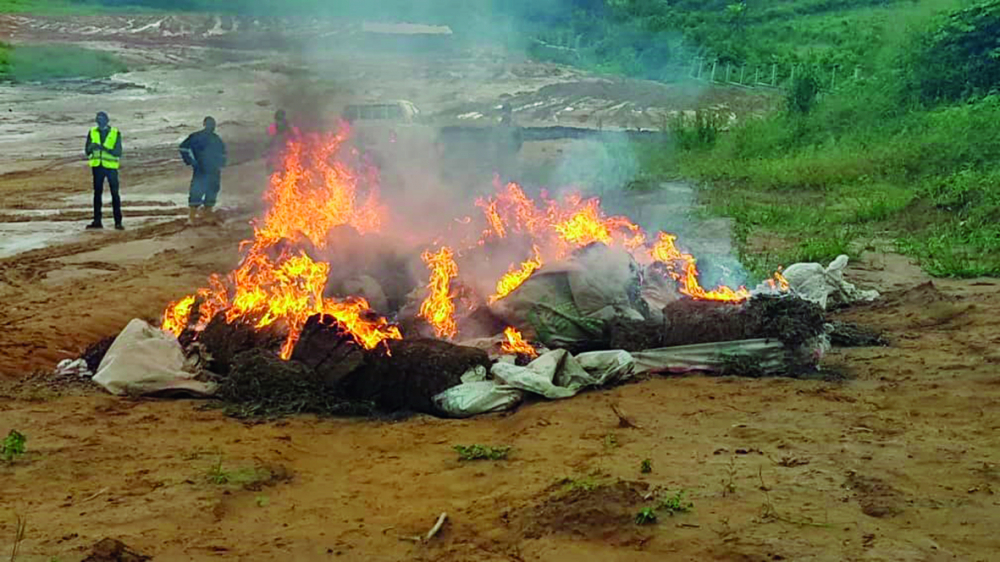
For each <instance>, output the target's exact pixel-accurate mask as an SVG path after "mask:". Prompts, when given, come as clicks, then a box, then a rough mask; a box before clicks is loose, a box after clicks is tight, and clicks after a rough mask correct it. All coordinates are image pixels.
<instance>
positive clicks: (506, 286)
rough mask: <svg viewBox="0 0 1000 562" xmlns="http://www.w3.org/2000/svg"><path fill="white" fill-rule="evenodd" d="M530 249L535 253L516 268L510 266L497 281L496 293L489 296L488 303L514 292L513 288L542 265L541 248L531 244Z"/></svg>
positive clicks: (518, 285)
mask: <svg viewBox="0 0 1000 562" xmlns="http://www.w3.org/2000/svg"><path fill="white" fill-rule="evenodd" d="M532 250H533V251H534V254H535V256H534V257H533V258H531V259H528V260H525V261H524V262H523V263H521V267H520V268H518V269H514V268H513V267H512V268H511V270H510V271H509V272H508V273H507V274H506V275H504V276H503V277H501V278H500V280H499V281H497V289H496V293H495V294H494V295H493V296H491V297H490V298H489V303H490V304H493V303H495V302H497V301H498V300H500V299H502V298H504V297H506V296H507V295H509V294H511V293H512V292H514V289H517V288H518V287H520V286H521V284H522V283H524V282H525V281H527V280H528V277H531V274H532V273H534V272H535V271H536V270H538V268H540V267H542V263H543V262H542V252H541V250H539V249H538V246H532Z"/></svg>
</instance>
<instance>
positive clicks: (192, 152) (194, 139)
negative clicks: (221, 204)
mask: <svg viewBox="0 0 1000 562" xmlns="http://www.w3.org/2000/svg"><path fill="white" fill-rule="evenodd" d="M204 125H205V128H204V129H202V130H200V131H198V132H197V133H193V134H191V135H190V136H189V137H188V138H186V139H184V142H182V143H181V146H180V151H181V158H183V159H184V163H185V164H187V165H188V166H191V167H192V168H193V169H194V174H193V175H192V177H191V190H190V192H189V194H188V224H189V225H191V226H194V225H195V223H196V222H197V219H198V210H199V209H200V208H204V215H203V216H204V218H205V221H206V222H207V223H209V224H218V222H219V221H218V219H217V217H216V215H215V211H214V207H215V202H216V198H217V197H218V195H219V190H220V189H221V188H222V168H224V167H225V166H226V144H225V143H223V142H222V139H221V138H219V135H217V134H215V119H212V118H211V117H206V118H205V121H204Z"/></svg>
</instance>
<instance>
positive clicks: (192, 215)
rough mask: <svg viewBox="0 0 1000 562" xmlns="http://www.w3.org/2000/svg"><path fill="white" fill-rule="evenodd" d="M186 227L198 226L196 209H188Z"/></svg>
mask: <svg viewBox="0 0 1000 562" xmlns="http://www.w3.org/2000/svg"><path fill="white" fill-rule="evenodd" d="M188 226H198V207H188Z"/></svg>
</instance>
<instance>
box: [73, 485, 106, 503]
mask: <svg viewBox="0 0 1000 562" xmlns="http://www.w3.org/2000/svg"><path fill="white" fill-rule="evenodd" d="M110 489H111V488H104V489H103V490H101V491H100V492H97V493H96V494H94V495H92V496H90V497H88V498H87V499H85V500H83V501H82V502H80V503H87V502H89V501H90V500H92V499H95V498H97V496H100V495H101V494H103V493H105V492H107V491H108V490H110Z"/></svg>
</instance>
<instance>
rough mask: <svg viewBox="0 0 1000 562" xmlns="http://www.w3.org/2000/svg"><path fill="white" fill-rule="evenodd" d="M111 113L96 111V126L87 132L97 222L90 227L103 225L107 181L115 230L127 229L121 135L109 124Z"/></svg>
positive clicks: (95, 219) (95, 220)
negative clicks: (121, 184) (121, 189)
mask: <svg viewBox="0 0 1000 562" xmlns="http://www.w3.org/2000/svg"><path fill="white" fill-rule="evenodd" d="M109 121H110V119H108V114H107V113H104V112H103V111H99V112H97V126H96V127H94V128H93V129H91V130H90V133H88V134H87V143H86V144H85V145H84V152H86V153H87V158H88V160H89V161H90V171H91V172H92V173H93V174H94V222H92V223H90V224H89V225H87V228H88V229H98V228H104V226H103V225H102V224H101V196H103V195H104V180H105V179H107V180H108V187H110V188H111V205H112V207H113V209H114V215H115V230H125V227H124V226H122V200H121V197H120V196H119V194H118V187H119V183H118V167H119V165H120V163H121V157H122V135H121V133H119V132H118V129H117V128H115V127H112V126H110V125H109V124H108V123H109Z"/></svg>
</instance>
